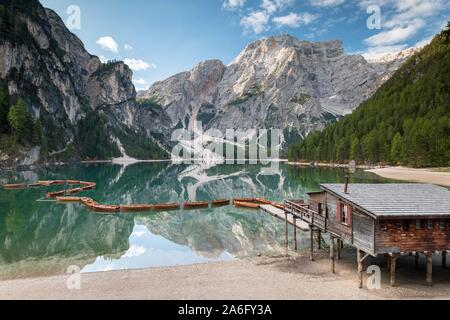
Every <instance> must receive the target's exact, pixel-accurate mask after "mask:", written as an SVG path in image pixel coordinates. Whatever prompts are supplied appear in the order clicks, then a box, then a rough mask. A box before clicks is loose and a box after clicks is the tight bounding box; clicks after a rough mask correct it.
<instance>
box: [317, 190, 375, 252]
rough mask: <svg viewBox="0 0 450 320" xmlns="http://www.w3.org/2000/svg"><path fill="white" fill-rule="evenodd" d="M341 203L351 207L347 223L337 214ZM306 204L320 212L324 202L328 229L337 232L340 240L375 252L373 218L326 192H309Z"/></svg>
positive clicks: (366, 250)
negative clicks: (348, 222)
mask: <svg viewBox="0 0 450 320" xmlns="http://www.w3.org/2000/svg"><path fill="white" fill-rule="evenodd" d="M342 203H344V204H347V205H348V206H350V207H351V208H352V213H351V221H350V224H349V225H345V224H343V223H341V221H340V219H339V216H338V206H339V205H340V204H342ZM308 204H309V205H310V208H311V209H312V210H314V211H316V212H320V211H319V209H320V208H319V206H320V205H322V206H324V205H325V204H326V208H327V212H326V214H327V217H328V221H327V228H328V230H329V231H334V233H335V234H338V235H339V236H340V238H341V239H342V240H344V241H346V242H348V243H350V244H352V245H354V246H356V247H358V248H360V249H361V250H364V251H365V252H367V253H371V254H373V253H375V220H374V219H373V218H372V217H369V216H368V215H367V214H365V213H363V212H360V211H359V210H358V209H357V208H355V207H353V206H352V205H351V204H350V203H347V202H345V201H343V200H342V199H339V198H338V197H336V196H334V195H332V194H330V193H327V192H322V193H312V194H309V201H308Z"/></svg>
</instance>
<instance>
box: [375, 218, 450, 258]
mask: <svg viewBox="0 0 450 320" xmlns="http://www.w3.org/2000/svg"><path fill="white" fill-rule="evenodd" d="M421 221H422V227H421V228H420V229H419V230H417V229H416V220H413V219H403V220H399V219H394V220H385V222H386V228H387V230H383V229H382V226H381V225H380V223H377V224H376V228H375V230H376V231H375V233H376V240H375V241H376V244H377V248H376V249H377V250H376V251H377V253H391V252H412V251H419V252H422V251H445V250H450V219H446V220H439V219H432V220H431V221H433V229H428V220H426V219H423V220H421ZM441 221H442V222H444V223H445V228H441V225H440V222H441ZM383 225H384V222H383ZM406 226H407V230H405V229H406V228H405V227H406Z"/></svg>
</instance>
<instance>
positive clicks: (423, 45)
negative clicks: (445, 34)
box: [414, 37, 433, 48]
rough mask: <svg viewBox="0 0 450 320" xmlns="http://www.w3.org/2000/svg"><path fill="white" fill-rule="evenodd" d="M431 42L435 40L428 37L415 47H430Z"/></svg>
mask: <svg viewBox="0 0 450 320" xmlns="http://www.w3.org/2000/svg"><path fill="white" fill-rule="evenodd" d="M431 40H433V37H428V38H425V39H422V40H420V41H419V42H417V43H416V44H415V45H414V47H415V48H423V47H425V46H426V45H428V44H429V43H430V42H431Z"/></svg>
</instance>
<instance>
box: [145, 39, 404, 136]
mask: <svg viewBox="0 0 450 320" xmlns="http://www.w3.org/2000/svg"><path fill="white" fill-rule="evenodd" d="M411 54H412V53H409V54H404V55H399V56H398V57H394V58H393V59H390V60H389V61H381V62H378V61H377V62H373V63H372V62H369V61H367V60H365V59H364V58H363V57H362V56H360V55H348V54H345V53H344V49H343V45H342V42H341V41H339V40H336V41H329V42H319V43H314V42H306V41H300V40H298V39H296V38H294V37H291V36H289V35H282V36H277V37H269V38H267V39H264V40H259V41H256V42H253V43H251V44H250V45H249V46H247V47H246V48H245V49H244V50H243V51H242V52H241V54H240V55H239V56H238V57H237V58H236V59H235V60H234V61H233V62H231V63H230V64H229V65H228V66H224V65H223V63H221V62H220V61H217V60H213V61H206V62H202V63H200V64H199V65H198V66H196V67H195V68H194V69H193V70H191V71H189V72H183V73H180V74H177V75H175V76H173V77H171V78H169V79H167V80H164V81H162V82H157V83H155V84H154V85H153V86H152V87H150V88H149V90H147V91H142V92H139V93H138V96H140V97H144V98H149V99H152V100H153V101H157V102H158V103H159V104H161V105H162V106H163V108H164V109H165V110H166V112H167V113H168V114H169V116H170V118H171V120H172V126H173V127H180V126H186V124H187V123H188V122H189V121H190V120H191V119H192V118H197V120H201V121H203V124H204V126H205V127H206V128H215V129H219V130H226V129H228V128H239V129H250V128H278V129H282V130H283V131H284V136H285V140H286V142H289V140H290V139H293V138H297V137H299V136H300V137H304V136H305V135H307V134H308V133H309V132H311V131H312V130H320V129H323V128H324V126H325V125H326V124H327V123H329V122H332V121H336V120H337V119H339V118H340V117H341V116H343V115H346V114H348V113H351V112H352V111H353V110H354V109H355V108H356V107H358V105H359V104H360V103H361V102H363V101H364V100H366V99H367V98H369V97H370V96H371V95H372V94H373V93H374V92H375V91H376V90H377V89H378V88H379V87H380V85H381V84H382V83H383V82H384V81H385V80H387V79H388V78H389V77H390V75H391V74H392V73H393V72H394V71H395V70H396V69H397V68H398V67H399V65H400V64H401V63H402V62H403V61H405V59H407V58H408V57H409V56H410V55H411Z"/></svg>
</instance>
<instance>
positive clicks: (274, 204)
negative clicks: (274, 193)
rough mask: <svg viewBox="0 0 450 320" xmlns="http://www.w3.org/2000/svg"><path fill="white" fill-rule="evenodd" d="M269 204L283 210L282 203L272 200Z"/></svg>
mask: <svg viewBox="0 0 450 320" xmlns="http://www.w3.org/2000/svg"><path fill="white" fill-rule="evenodd" d="M271 204H272V206H274V207H275V208H277V209H281V210H284V204H282V203H278V202H272V203H271Z"/></svg>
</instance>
